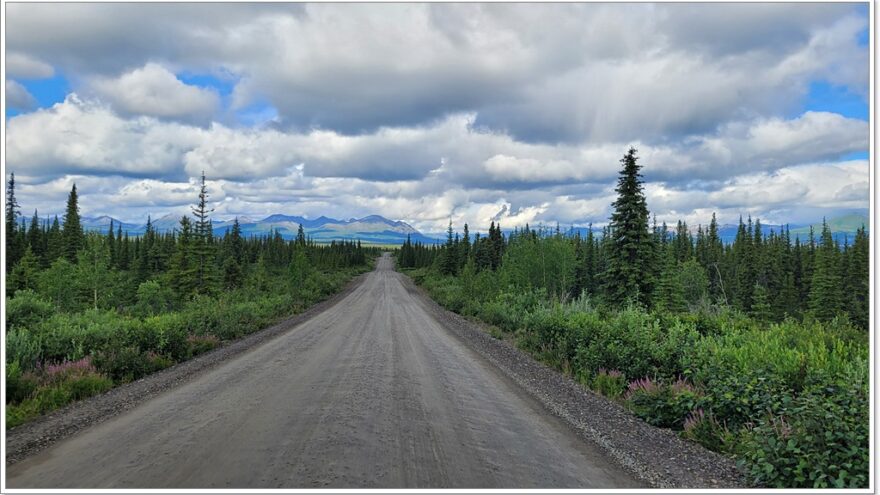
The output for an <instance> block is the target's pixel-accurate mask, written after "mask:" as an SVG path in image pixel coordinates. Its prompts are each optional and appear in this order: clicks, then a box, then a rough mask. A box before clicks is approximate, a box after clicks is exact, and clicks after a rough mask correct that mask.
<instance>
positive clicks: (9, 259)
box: [5, 173, 24, 273]
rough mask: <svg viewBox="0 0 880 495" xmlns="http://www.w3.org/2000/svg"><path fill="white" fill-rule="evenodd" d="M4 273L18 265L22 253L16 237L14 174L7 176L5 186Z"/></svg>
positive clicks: (16, 204) (17, 213) (17, 208)
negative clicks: (7, 179)
mask: <svg viewBox="0 0 880 495" xmlns="http://www.w3.org/2000/svg"><path fill="white" fill-rule="evenodd" d="M5 215H6V273H9V272H10V271H11V270H12V267H13V266H15V265H16V264H17V263H18V260H20V259H21V257H22V255H23V254H24V253H23V249H22V244H23V243H22V242H21V239H20V238H19V236H18V216H19V215H20V212H19V206H18V200H16V199H15V174H14V173H13V174H9V182H8V183H7V184H6V210H5Z"/></svg>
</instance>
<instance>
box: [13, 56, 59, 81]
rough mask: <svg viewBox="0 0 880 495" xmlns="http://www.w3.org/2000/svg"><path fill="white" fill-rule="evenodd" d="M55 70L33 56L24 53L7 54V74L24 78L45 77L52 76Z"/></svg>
mask: <svg viewBox="0 0 880 495" xmlns="http://www.w3.org/2000/svg"><path fill="white" fill-rule="evenodd" d="M54 74H55V70H54V69H53V68H52V66H51V65H49V64H47V63H45V62H42V61H40V60H37V59H35V58H31V57H29V56H27V55H25V54H23V53H16V52H10V53H7V54H6V75H7V76H11V77H19V78H23V79H45V78H47V77H52V76H53V75H54Z"/></svg>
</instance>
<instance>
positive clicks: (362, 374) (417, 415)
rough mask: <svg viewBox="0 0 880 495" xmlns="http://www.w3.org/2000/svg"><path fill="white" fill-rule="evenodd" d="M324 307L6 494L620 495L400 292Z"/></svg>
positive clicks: (391, 282)
mask: <svg viewBox="0 0 880 495" xmlns="http://www.w3.org/2000/svg"><path fill="white" fill-rule="evenodd" d="M402 282H403V275H401V274H399V273H397V272H395V271H394V270H393V261H392V259H391V258H390V257H388V256H387V255H386V256H384V257H382V258H380V260H379V261H378V263H377V267H376V270H375V271H374V272H372V273H370V274H369V275H368V276H367V277H366V278H365V279H364V282H363V283H362V284H361V285H360V286H359V287H357V288H356V289H355V290H354V291H352V292H351V293H350V294H349V295H348V296H347V297H345V298H344V299H343V300H341V301H340V302H339V303H338V304H336V305H334V306H332V307H331V308H329V309H328V310H326V311H324V312H323V313H321V314H319V315H318V316H316V317H315V318H313V319H311V320H309V321H307V322H305V323H303V324H301V325H299V326H297V327H295V328H292V329H291V330H290V331H289V332H286V333H284V334H283V335H281V336H279V337H277V338H275V339H273V340H270V341H268V342H266V343H264V344H262V345H260V346H258V347H255V348H254V349H253V350H251V351H248V352H245V353H243V354H241V355H239V356H237V357H235V358H233V359H230V360H229V361H227V362H225V363H223V364H221V365H220V366H218V367H216V368H214V369H212V370H210V371H209V372H207V373H205V374H203V375H201V376H199V377H197V378H195V379H194V380H192V381H190V382H188V383H186V384H184V385H182V386H180V387H177V388H174V389H171V390H169V391H168V392H165V393H163V394H162V395H160V396H158V397H157V398H155V399H152V400H150V401H147V402H145V403H143V404H141V405H140V406H137V407H135V408H134V409H132V410H130V411H128V412H126V413H124V414H122V415H120V416H117V417H114V418H112V419H110V420H108V421H106V422H104V423H101V424H99V425H96V426H94V427H92V428H90V429H87V430H85V431H83V432H81V433H79V434H77V435H75V436H73V437H70V438H68V439H66V440H64V441H61V442H59V443H57V444H55V445H53V446H52V447H50V448H48V449H46V450H44V451H42V452H40V453H39V454H37V455H35V456H33V457H31V458H29V459H25V460H23V461H21V462H18V463H16V464H13V465H11V466H9V467H8V470H7V486H8V487H13V488H48V487H53V488H68V487H70V488H110V487H117V488H154V487H206V488H276V487H288V488H290V487H302V488H324V487H354V488H357V487H469V488H480V487H501V488H503V487H561V488H562V487H570V488H577V487H585V488H589V487H602V488H612V487H634V486H640V483H639V482H638V481H636V480H635V479H634V478H632V477H631V476H630V475H629V474H627V472H625V471H623V470H622V469H621V468H619V467H617V466H616V465H615V464H613V463H612V462H611V461H609V460H607V458H606V457H605V456H604V455H603V454H602V452H601V451H600V450H599V449H598V448H597V447H595V446H592V445H590V444H589V443H587V442H584V441H583V440H581V439H579V438H578V437H577V436H576V435H575V434H573V433H572V432H571V431H570V429H569V427H568V426H566V425H565V424H563V423H562V422H561V421H560V420H559V419H557V418H556V417H555V416H553V415H551V414H549V413H547V412H546V410H545V409H544V408H543V407H542V406H541V405H540V404H539V403H538V402H537V401H536V400H535V399H533V398H531V396H529V395H527V394H526V393H524V392H523V391H522V390H521V389H520V388H519V387H518V386H517V385H516V384H515V383H513V382H512V381H511V380H510V379H508V378H507V377H506V376H505V375H503V374H502V373H501V372H500V371H499V370H498V369H497V368H495V367H494V366H493V365H491V364H489V363H488V362H487V361H486V360H485V359H484V358H482V357H481V356H480V355H478V354H477V353H475V352H474V351H472V350H471V349H469V348H468V347H467V346H465V345H464V344H463V343H462V342H461V341H459V340H458V339H456V338H455V337H454V336H453V335H452V334H451V333H450V332H449V331H448V330H447V329H445V328H444V327H443V325H441V324H440V323H439V322H438V321H437V320H436V319H435V318H434V317H432V316H431V315H430V314H429V313H428V312H427V311H426V310H425V307H426V306H425V304H426V301H424V300H422V299H421V296H419V295H418V294H414V293H412V292H410V291H407V290H406V289H405V287H404V285H403V283H402Z"/></svg>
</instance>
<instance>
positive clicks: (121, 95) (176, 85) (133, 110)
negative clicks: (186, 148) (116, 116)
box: [89, 63, 220, 123]
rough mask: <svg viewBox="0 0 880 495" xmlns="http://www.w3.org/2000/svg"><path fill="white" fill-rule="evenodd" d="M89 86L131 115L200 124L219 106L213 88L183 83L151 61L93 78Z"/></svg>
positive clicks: (115, 106) (119, 109)
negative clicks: (127, 70) (133, 68)
mask: <svg viewBox="0 0 880 495" xmlns="http://www.w3.org/2000/svg"><path fill="white" fill-rule="evenodd" d="M89 87H90V89H91V90H92V91H93V92H94V93H96V94H97V95H98V96H100V97H101V99H103V100H105V101H108V102H110V103H111V104H112V105H113V107H114V108H116V109H117V110H118V111H120V112H123V113H127V114H131V115H149V116H153V117H159V118H168V119H176V120H183V121H186V122H195V123H202V122H207V121H210V119H211V117H212V116H213V115H214V113H215V112H217V110H218V109H219V105H220V97H219V96H218V94H217V92H216V91H215V90H213V89H205V88H200V87H198V86H190V85H187V84H184V83H183V82H181V81H180V80H179V79H178V78H177V77H176V76H175V75H174V74H173V73H172V72H171V71H169V70H168V69H166V68H165V67H162V66H161V65H159V64H155V63H149V64H147V65H145V66H143V67H141V68H139V69H135V70H133V71H131V72H127V73H125V74H122V75H121V76H119V77H118V78H103V77H102V78H95V79H94V80H92V81H91V82H90V84H89Z"/></svg>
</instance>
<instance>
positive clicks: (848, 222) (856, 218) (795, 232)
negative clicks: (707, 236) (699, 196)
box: [566, 214, 871, 244]
mask: <svg viewBox="0 0 880 495" xmlns="http://www.w3.org/2000/svg"><path fill="white" fill-rule="evenodd" d="M827 222H828V227H829V228H830V229H831V236H832V237H833V238H834V239H835V240H836V241H838V242H844V241H845V240H848V241H849V242H852V240H853V237H855V235H856V231H857V230H858V229H859V228H861V227H862V225H864V226H865V229H866V230H868V231H869V232H870V230H871V224H870V220H869V218H868V217H867V216H866V215H859V214H851V215H844V216H842V217H837V218H832V219H828V220H827ZM811 226H812V227H813V235H814V237H815V238H816V239H817V240H818V239H819V236H820V235H821V234H822V222H818V223H814V224H812V225H803V224H789V225H788V228H789V232H790V234H791V238H792V242H793V241H794V239H795V238H800V240H801V242H804V241H808V240H809V238H810V227H811ZM703 227H704V228H705V227H706V226H705V225H704V226H703ZM784 227H785V226H784V225H773V224H765V223H762V224H761V232H762V233H763V234H764V235H765V236H766V235H769V234H770V232H771V231H773V232H776V233H777V234H778V233H779V232H781V231H782V230H783V228H784ZM668 228H669V230H670V231H674V230H675V225H668ZM688 228H689V229H690V230H691V231H692V233H693V234H696V226H695V225H689V226H688ZM737 230H739V225H737V224H724V225H719V226H718V237H720V238H721V242H724V243H725V244H729V243H731V242H733V241H734V239H736V232H737ZM566 231H567V232H572V233H574V232H580V234H581V236H582V237H583V236H585V235H587V232H588V231H589V229H588V228H586V227H574V228H573V229H569V230H566ZM593 232H594V233H601V232H602V227H593ZM594 235H595V234H594Z"/></svg>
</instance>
